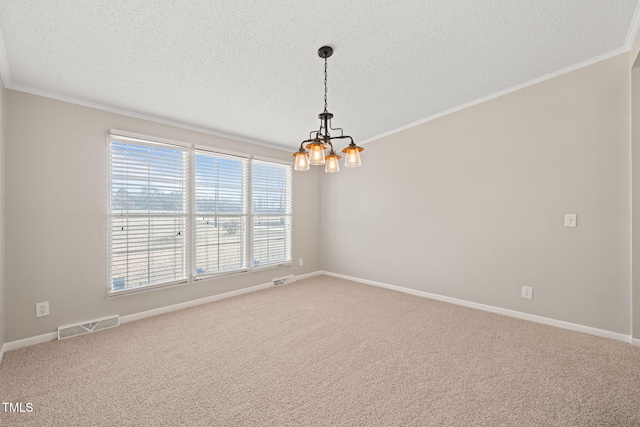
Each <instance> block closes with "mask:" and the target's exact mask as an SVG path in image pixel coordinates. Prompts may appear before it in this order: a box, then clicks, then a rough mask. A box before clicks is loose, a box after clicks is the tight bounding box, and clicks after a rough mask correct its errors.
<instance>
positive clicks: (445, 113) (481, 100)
mask: <svg viewBox="0 0 640 427" xmlns="http://www.w3.org/2000/svg"><path fill="white" fill-rule="evenodd" d="M628 51H629V50H628V49H626V48H619V49H616V50H612V51H610V52H607V53H605V54H603V55H600V56H596V57H593V58H590V59H587V60H586V61H582V62H579V63H577V64H574V65H570V66H568V67H566V68H562V69H560V70H557V71H553V72H551V73H549V74H545V75H543V76H540V77H537V78H535V79H532V80H529V81H526V82H524V83H520V84H519V85H515V86H512V87H510V88H507V89H503V90H500V91H498V92H494V93H492V94H489V95H487V96H483V97H482V98H478V99H475V100H473V101H469V102H466V103H464V104H461V105H458V106H455V107H453V108H449V109H448V110H444V111H441V112H439V113H436V114H433V115H431V116H429V117H425V118H424V119H420V120H416V121H415V122H411V123H408V124H406V125H404V126H400V127H398V128H395V129H392V130H390V131H388V132H383V133H381V134H379V135H376V136H372V137H371V138H368V139H365V140H364V141H359V142H358V144H359V145H363V144H367V143H369V142H372V141H376V140H378V139H381V138H384V137H386V136H389V135H393V134H396V133H399V132H402V131H404V130H407V129H411V128H413V127H416V126H419V125H421V124H424V123H427V122H430V121H432V120H435V119H439V118H440V117H444V116H448V115H449V114H453V113H456V112H458V111H461V110H464V109H466V108H469V107H473V106H475V105H478V104H482V103H484V102H487V101H491V100H492V99H495V98H499V97H501V96H504V95H508V94H510V93H512V92H515V91H518V90H520V89H524V88H527V87H529V86H533V85H535V84H538V83H542V82H544V81H547V80H551V79H553V78H555V77H559V76H562V75H563V74H567V73H570V72H572V71H576V70H579V69H580V68H584V67H587V66H589V65H593V64H595V63H598V62H601V61H605V60H607V59H610V58H613V57H614V56H618V55H621V54H623V53H628Z"/></svg>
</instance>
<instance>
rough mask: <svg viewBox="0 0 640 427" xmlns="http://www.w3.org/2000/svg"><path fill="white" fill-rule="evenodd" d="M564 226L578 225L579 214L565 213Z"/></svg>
mask: <svg viewBox="0 0 640 427" xmlns="http://www.w3.org/2000/svg"><path fill="white" fill-rule="evenodd" d="M564 226H565V227H577V226H578V215H576V214H565V215H564Z"/></svg>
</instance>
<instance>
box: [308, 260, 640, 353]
mask: <svg viewBox="0 0 640 427" xmlns="http://www.w3.org/2000/svg"><path fill="white" fill-rule="evenodd" d="M320 274H326V275H327V276H333V277H338V278H341V279H346V280H351V281H353V282H358V283H363V284H365V285H372V286H378V287H381V288H386V289H391V290H394V291H399V292H404V293H406V294H411V295H416V296H420V297H424V298H430V299H434V300H438V301H443V302H448V303H451V304H456V305H461V306H463V307H469V308H475V309H478V310H483V311H488V312H491V313H497V314H503V315H505V316H509V317H515V318H518V319H523V320H529V321H531V322H536V323H542V324H544V325H550V326H556V327H558V328H563V329H569V330H571V331H576V332H583V333H585V334H590V335H595V336H598V337H603V338H610V339H613V340H616V341H623V342H626V343H630V344H634V345H640V340H638V339H632V338H631V336H630V335H625V334H621V333H618V332H612V331H607V330H604V329H598V328H594V327H591V326H585V325H580V324H577V323H571V322H565V321H563V320H556V319H550V318H548V317H543V316H537V315H535V314H529V313H523V312H520V311H515V310H509V309H507V308H501V307H495V306H492V305H486V304H480V303H477V302H471V301H465V300H461V299H458V298H452V297H447V296H443V295H438V294H432V293H430V292H424V291H418V290H416V289H410V288H404V287H402V286H395V285H389V284H387V283H382V282H376V281H373V280H367V279H360V278H358V277H352V276H346V275H344V274H338V273H332V272H330V271H322V272H320Z"/></svg>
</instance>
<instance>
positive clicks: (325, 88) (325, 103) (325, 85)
mask: <svg viewBox="0 0 640 427" xmlns="http://www.w3.org/2000/svg"><path fill="white" fill-rule="evenodd" d="M324 112H325V113H326V112H327V58H324Z"/></svg>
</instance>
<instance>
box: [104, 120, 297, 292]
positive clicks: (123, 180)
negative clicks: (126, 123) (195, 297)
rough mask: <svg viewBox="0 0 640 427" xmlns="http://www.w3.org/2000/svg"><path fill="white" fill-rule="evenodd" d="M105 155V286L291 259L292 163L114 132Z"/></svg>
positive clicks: (176, 279) (170, 280) (184, 278)
mask: <svg viewBox="0 0 640 427" xmlns="http://www.w3.org/2000/svg"><path fill="white" fill-rule="evenodd" d="M109 154H110V179H109V185H110V191H109V195H110V202H109V204H110V211H109V242H110V243H109V245H110V246H109V283H110V289H109V291H110V293H111V294H119V293H126V292H129V291H135V290H139V289H146V288H149V287H156V286H165V285H171V284H177V283H187V282H190V281H192V280H194V279H199V278H204V277H210V276H214V275H220V274H228V273H231V272H243V271H248V270H249V269H253V268H261V267H265V266H274V265H282V264H286V263H289V262H291V221H292V219H291V166H289V165H286V164H280V163H275V162H271V161H266V160H262V159H261V160H257V159H251V158H250V157H249V156H242V155H231V154H227V153H218V152H214V151H209V150H205V149H194V148H193V147H189V146H186V145H185V144H181V143H165V142H158V141H152V140H150V139H147V138H144V137H138V136H131V135H126V134H124V133H120V132H118V133H115V132H112V133H111V134H110V138H109ZM249 260H251V261H249Z"/></svg>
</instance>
